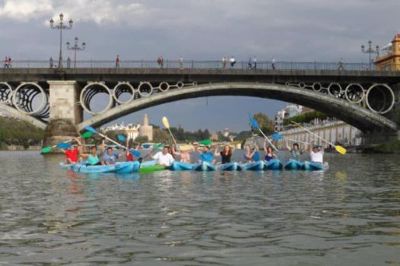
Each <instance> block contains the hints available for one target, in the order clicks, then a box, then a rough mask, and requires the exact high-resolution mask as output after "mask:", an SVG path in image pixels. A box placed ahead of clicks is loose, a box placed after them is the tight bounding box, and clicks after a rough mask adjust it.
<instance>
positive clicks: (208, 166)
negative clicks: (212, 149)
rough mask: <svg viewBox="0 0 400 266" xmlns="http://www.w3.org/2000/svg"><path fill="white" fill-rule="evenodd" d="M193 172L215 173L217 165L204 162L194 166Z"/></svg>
mask: <svg viewBox="0 0 400 266" xmlns="http://www.w3.org/2000/svg"><path fill="white" fill-rule="evenodd" d="M193 170H195V171H203V172H205V171H215V170H216V167H215V165H213V164H211V163H209V162H202V163H198V164H195V165H193Z"/></svg>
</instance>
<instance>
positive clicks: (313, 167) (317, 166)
mask: <svg viewBox="0 0 400 266" xmlns="http://www.w3.org/2000/svg"><path fill="white" fill-rule="evenodd" d="M328 168H329V164H328V163H327V162H325V163H317V162H310V161H305V162H304V164H303V170H307V171H323V170H327V169H328Z"/></svg>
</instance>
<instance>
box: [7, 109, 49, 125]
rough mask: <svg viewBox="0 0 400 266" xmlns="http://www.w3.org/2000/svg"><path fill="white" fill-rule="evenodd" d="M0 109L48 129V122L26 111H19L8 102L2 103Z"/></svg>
mask: <svg viewBox="0 0 400 266" xmlns="http://www.w3.org/2000/svg"><path fill="white" fill-rule="evenodd" d="M0 110H3V111H5V112H7V113H9V114H11V115H12V117H15V118H17V119H19V120H22V121H25V122H28V123H30V124H32V125H34V126H36V127H38V128H41V129H46V127H47V124H46V123H44V122H43V121H41V120H39V119H37V118H35V117H33V116H30V115H28V114H26V113H22V112H20V111H18V110H17V109H15V108H14V107H11V106H9V105H7V104H4V103H0Z"/></svg>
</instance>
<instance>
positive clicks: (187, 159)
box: [173, 148, 190, 163]
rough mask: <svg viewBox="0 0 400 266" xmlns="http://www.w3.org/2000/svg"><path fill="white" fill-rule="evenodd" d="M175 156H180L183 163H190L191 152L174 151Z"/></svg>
mask: <svg viewBox="0 0 400 266" xmlns="http://www.w3.org/2000/svg"><path fill="white" fill-rule="evenodd" d="M173 154H174V155H178V156H179V158H180V162H181V163H190V150H182V149H181V150H180V151H176V150H175V148H174V149H173Z"/></svg>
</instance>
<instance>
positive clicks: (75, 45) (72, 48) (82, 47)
mask: <svg viewBox="0 0 400 266" xmlns="http://www.w3.org/2000/svg"><path fill="white" fill-rule="evenodd" d="M78 41H79V39H78V37H75V44H74V46H71V44H70V42H67V49H68V50H73V51H74V68H76V52H78V51H83V50H85V48H86V43H85V42H83V43H82V45H81V46H79V44H78Z"/></svg>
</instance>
